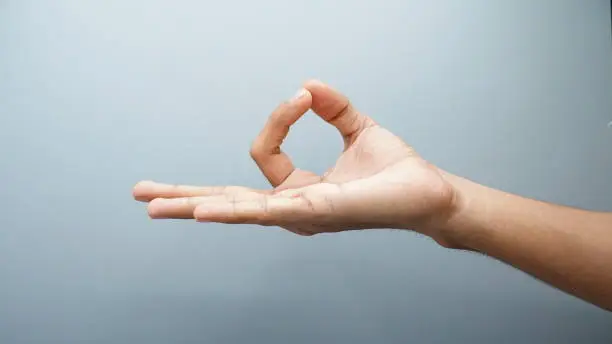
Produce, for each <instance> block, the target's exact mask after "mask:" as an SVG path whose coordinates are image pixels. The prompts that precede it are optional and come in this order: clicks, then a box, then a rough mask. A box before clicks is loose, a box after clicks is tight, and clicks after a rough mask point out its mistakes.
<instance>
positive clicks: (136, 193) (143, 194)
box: [132, 180, 156, 202]
mask: <svg viewBox="0 0 612 344" xmlns="http://www.w3.org/2000/svg"><path fill="white" fill-rule="evenodd" d="M155 184H156V183H155V182H153V181H151V180H142V181H139V182H138V183H136V185H134V187H133V188H132V196H133V197H134V199H135V200H137V201H141V202H146V201H149V200H150V199H149V198H148V197H147V191H148V190H150V189H151V187H153V186H154V185H155Z"/></svg>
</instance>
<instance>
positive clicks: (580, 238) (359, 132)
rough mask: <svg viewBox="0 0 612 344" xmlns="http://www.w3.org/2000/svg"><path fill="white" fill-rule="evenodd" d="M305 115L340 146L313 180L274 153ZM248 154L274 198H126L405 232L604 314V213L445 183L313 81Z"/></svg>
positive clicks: (184, 214)
mask: <svg viewBox="0 0 612 344" xmlns="http://www.w3.org/2000/svg"><path fill="white" fill-rule="evenodd" d="M309 109H311V110H312V111H313V112H314V113H316V114H317V115H318V116H319V117H321V118H322V119H323V120H325V121H326V122H328V123H329V124H331V125H333V126H335V127H336V128H337V129H338V131H339V133H340V134H341V135H342V137H343V140H344V150H343V153H342V154H341V155H340V157H339V158H338V160H337V162H336V164H335V166H333V167H332V168H330V169H329V170H328V171H327V172H326V173H325V174H324V175H322V176H319V175H316V174H314V173H312V172H309V171H304V170H300V169H297V168H295V167H294V166H293V164H292V162H291V160H290V159H289V157H288V156H287V155H286V154H285V153H284V152H283V151H282V150H281V145H282V142H283V140H284V139H285V137H286V136H287V134H288V133H289V128H290V127H291V126H292V125H293V124H294V123H295V122H296V121H297V120H298V119H299V118H300V117H301V116H302V115H304V114H305V113H306V112H307V111H308V110H309ZM250 153H251V156H252V158H253V159H254V160H255V162H256V164H257V166H258V167H259V168H260V170H261V171H262V173H263V174H264V176H265V177H266V178H267V179H268V181H269V182H270V184H271V185H272V188H271V189H268V190H257V189H251V188H248V187H243V186H187V185H169V184H161V183H155V182H152V181H142V182H139V183H138V184H137V185H136V186H135V187H134V190H133V194H134V198H135V199H137V200H139V201H142V202H147V203H148V213H149V216H150V217H151V218H154V219H161V218H166V219H168V218H171V219H195V220H197V221H199V222H217V223H228V224H241V223H244V224H257V225H262V226H278V227H282V228H285V229H287V230H289V231H291V232H293V233H296V234H298V235H303V236H311V235H315V234H320V233H332V232H340V231H347V230H359V229H361V230H363V229H374V228H395V229H405V230H413V231H417V232H419V233H421V234H424V235H427V236H429V237H431V238H432V239H434V240H435V241H436V242H437V243H439V244H440V245H441V246H443V247H446V248H451V249H462V250H470V251H475V252H481V253H483V254H486V255H487V256H490V257H493V258H497V259H499V260H501V261H503V262H506V263H507V264H510V265H512V266H514V267H516V268H518V269H521V270H523V271H525V272H526V273H528V274H530V275H532V276H534V277H536V278H538V279H540V280H542V281H544V282H546V283H548V284H550V285H552V286H554V287H556V288H559V289H561V290H563V291H565V292H567V293H569V294H572V295H575V296H577V297H579V298H581V299H583V300H585V301H588V302H591V303H593V304H595V305H597V306H599V307H601V308H603V309H607V310H612V213H603V212H592V211H586V210H581V209H574V208H568V207H564V206H560V205H554V204H550V203H546V202H541V201H537V200H532V199H527V198H523V197H520V196H517V195H512V194H509V193H506V192H503V191H500V190H494V189H491V188H488V187H486V186H483V185H479V184H477V183H474V182H472V181H469V180H467V179H464V178H461V177H458V176H455V175H453V174H451V173H448V172H446V171H443V170H441V169H439V168H437V167H436V166H434V165H432V164H430V163H428V162H427V161H426V160H425V159H423V158H422V157H421V156H419V155H418V153H417V152H416V151H415V150H414V149H413V148H412V147H410V146H409V145H408V144H406V143H405V142H404V141H403V140H402V139H400V138H398V137H397V136H395V135H393V134H392V133H391V132H390V131H388V130H386V129H384V128H382V127H381V126H379V125H378V124H377V123H376V122H375V121H374V120H373V119H371V118H370V117H368V116H366V115H364V114H362V113H360V112H358V111H357V110H356V109H355V108H354V107H353V106H352V105H351V103H350V102H349V100H348V98H347V97H346V96H344V95H343V94H341V93H340V92H338V91H337V90H334V89H333V88H331V87H330V86H328V85H326V84H324V83H322V82H320V81H317V80H311V81H308V82H306V83H305V84H304V85H303V88H302V89H301V90H300V91H299V92H298V93H297V94H296V96H295V97H294V98H293V99H290V100H288V101H286V102H283V103H282V104H280V105H279V106H278V107H277V108H276V109H275V110H274V112H272V114H271V115H270V117H269V119H268V122H267V123H266V124H265V126H264V128H263V129H262V131H261V133H260V134H259V136H258V137H257V139H256V140H255V141H254V143H253V146H252V148H251V152H250Z"/></svg>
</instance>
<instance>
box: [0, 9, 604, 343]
mask: <svg viewBox="0 0 612 344" xmlns="http://www.w3.org/2000/svg"><path fill="white" fill-rule="evenodd" d="M611 42H612V40H611V37H610V2H609V1H604V0H601V1H580V0H575V1H527V0H524V1H503V2H502V1H485V0H481V1H436V2H428V1H407V0H401V1H400V0H393V1H392V0H388V1H375V0H371V1H356V0H343V1H323V0H318V1H286V0H260V1H247V0H243V1H231V0H228V1H222V2H219V1H215V2H212V1H196V0H182V1H161V0H155V1H153V0H148V1H144V0H141V1H138V0H113V1H109V0H106V1H83V0H56V1H43V0H39V1H34V0H3V1H0V97H1V98H0V116H1V117H0V135H1V136H0V157H1V158H2V160H1V165H0V180H1V184H0V190H1V193H0V194H1V198H0V215H1V216H0V343H3V344H12V343H85V342H88V343H366V342H368V343H407V342H415V343H434V342H454V343H482V342H512V343H515V342H522V343H536V342H539V343H543V342H556V343H562V342H568V343H569V342H574V343H575V342H579V341H580V342H592V343H603V342H610V341H612V317H611V316H610V314H609V313H606V312H604V311H601V310H599V309H598V308H596V307H594V306H591V305H588V304H586V303H584V302H582V301H579V300H577V299H574V298H573V297H570V296H567V295H565V294H563V293H561V292H558V291H556V290H554V289H552V288H549V287H548V286H546V285H544V284H542V283H540V282H538V281H536V280H534V279H532V278H531V277H529V276H527V275H525V274H523V273H521V272H519V271H516V270H513V269H512V268H510V267H508V266H506V265H504V264H502V263H499V262H497V261H494V260H490V259H487V258H484V257H482V256H479V255H476V254H471V253H463V252H453V251H447V250H445V249H443V248H440V247H438V246H436V245H435V244H434V243H433V242H432V241H430V240H428V239H426V238H422V237H418V236H416V235H414V234H412V233H408V232H394V231H371V232H356V233H355V232H354V233H346V234H337V235H325V236H319V237H314V238H302V237H298V236H294V235H291V234H289V233H286V232H283V231H281V230H279V229H275V228H265V229H264V228H258V227H253V226H221V225H203V224H195V223H191V222H180V221H159V222H158V221H155V222H154V221H151V220H149V219H148V218H147V216H146V213H145V210H144V207H143V205H142V204H139V203H136V202H134V201H132V199H131V187H132V185H133V184H134V183H135V182H136V181H138V180H140V179H153V180H158V181H166V182H172V183H193V184H214V185H217V184H244V185H249V186H254V187H263V186H265V185H266V183H265V181H264V179H263V177H261V176H260V175H259V173H258V171H257V170H256V168H255V165H254V164H253V163H252V162H251V160H250V158H249V156H248V148H249V144H250V142H251V140H252V139H253V138H254V137H255V135H256V134H257V132H258V131H259V128H260V127H261V125H262V124H263V122H264V120H265V119H266V117H267V115H268V113H269V112H270V111H271V110H272V109H273V108H274V107H275V106H276V104H277V103H278V102H280V101H282V100H283V99H284V98H286V97H289V96H291V95H292V94H293V93H294V92H295V90H296V89H297V88H298V87H299V85H300V84H301V82H302V81H303V80H305V79H307V78H311V77H317V78H321V79H322V80H324V81H326V82H328V83H330V84H332V85H333V86H335V87H337V88H339V89H340V90H342V91H343V92H345V93H346V94H348V95H349V96H351V98H352V99H353V101H354V103H355V104H356V105H357V106H358V107H359V108H360V109H361V110H362V111H364V112H366V113H368V114H370V115H371V116H373V117H374V118H375V119H376V120H377V121H379V122H380V123H381V124H383V125H385V126H387V127H389V128H390V129H391V130H393V131H394V132H395V133H397V134H398V135H400V136H402V137H403V138H405V139H406V140H407V141H408V142H410V143H411V144H413V145H414V146H415V147H416V148H417V149H418V150H419V151H420V152H421V153H422V154H423V155H424V156H425V157H427V158H428V159H430V160H431V161H432V162H434V163H436V164H438V165H440V166H442V167H443V168H445V169H448V170H450V171H452V172H454V173H457V174H460V175H463V176H466V177H469V178H471V179H474V180H476V181H479V182H482V183H485V184H488V185H490V186H494V187H497V188H502V189H504V190H507V191H511V192H515V193H519V194H522V195H525V196H529V197H535V198H539V199H544V200H548V201H554V202H558V203H563V204H567V205H572V206H579V207H585V208H590V209H598V210H612V208H611V204H612V183H611V182H610V176H611V175H612V152H611V149H612V128H609V127H608V123H609V122H610V121H612V110H611V109H612V49H611V46H612V44H611ZM286 149H287V151H288V152H289V153H290V154H291V155H292V156H293V157H294V159H295V162H296V164H297V165H300V166H302V167H305V168H311V169H314V170H315V171H319V172H320V171H323V170H325V169H326V167H327V166H328V165H330V164H331V163H333V161H334V159H335V157H336V156H337V154H338V152H339V151H340V150H341V140H340V138H339V137H338V136H337V135H336V132H335V130H334V129H333V128H330V127H327V126H325V125H324V123H322V122H321V121H320V120H319V119H318V118H316V116H314V115H308V116H306V117H305V118H303V119H302V120H301V121H300V122H299V125H298V126H297V127H295V129H294V130H293V131H292V134H291V137H290V138H289V139H288V141H287V144H286Z"/></svg>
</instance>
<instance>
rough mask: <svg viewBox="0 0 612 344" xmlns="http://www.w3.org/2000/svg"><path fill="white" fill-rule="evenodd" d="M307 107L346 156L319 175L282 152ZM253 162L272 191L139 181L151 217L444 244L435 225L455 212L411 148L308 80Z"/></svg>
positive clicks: (137, 193) (440, 180)
mask: <svg viewBox="0 0 612 344" xmlns="http://www.w3.org/2000/svg"><path fill="white" fill-rule="evenodd" d="M309 109H312V110H313V111H314V112H315V113H316V114H318V115H319V116H320V117H321V118H322V119H323V120H325V121H327V122H328V123H330V124H332V125H334V126H335V127H336V128H337V129H338V131H339V132H340V134H341V135H342V137H343V138H344V151H343V153H342V154H341V155H340V157H339V158H338V161H337V162H336V165H335V166H334V167H332V168H331V169H330V170H328V171H327V172H326V173H325V174H324V175H323V176H318V175H316V174H314V173H312V172H308V171H303V170H299V169H296V168H295V167H294V166H293V164H292V162H291V160H290V159H289V157H288V156H287V155H286V154H285V153H284V152H283V151H282V150H281V149H280V146H281V144H282V142H283V140H284V139H285V137H286V136H287V134H288V132H289V128H290V127H291V126H292V125H293V124H294V123H295V122H296V121H297V120H298V119H299V118H300V117H301V116H302V115H303V114H304V113H306V112H307V111H308V110H309ZM251 156H252V157H253V159H254V160H255V162H256V164H257V165H258V167H259V168H260V169H261V171H262V172H263V174H264V175H265V176H266V178H267V179H268V180H269V182H270V183H271V184H272V186H273V189H270V190H255V189H250V188H246V187H240V186H225V187H218V186H212V187H198V186H180V185H179V186H176V185H167V184H157V183H153V182H148V181H144V182H140V183H138V184H137V185H136V186H135V188H134V197H135V198H136V199H137V200H140V201H145V202H150V203H149V205H148V212H149V215H150V216H151V217H152V218H177V219H192V218H195V219H197V220H198V221H200V222H219V223H250V224H258V225H264V226H280V227H283V228H285V229H287V230H289V231H292V232H294V233H297V234H300V235H313V234H317V233H323V232H338V231H344V230H352V229H369V228H398V229H414V230H417V231H420V232H421V233H423V234H426V235H429V236H431V237H433V238H434V239H436V240H437V241H438V242H439V243H440V244H442V245H444V246H448V243H446V242H445V241H444V239H443V238H442V236H441V235H440V234H439V233H436V231H435V228H436V226H437V224H438V223H439V222H441V221H444V220H445V219H446V218H448V217H449V216H450V215H451V213H452V212H453V211H454V190H453V187H452V185H451V184H450V183H449V182H448V181H447V180H446V179H445V178H444V176H443V174H442V173H441V172H440V171H439V170H438V169H437V168H436V167H435V166H432V165H431V164H429V163H428V162H426V161H425V160H424V159H422V158H421V157H420V156H419V155H418V154H417V153H416V152H415V151H414V149H413V148H411V147H410V146H408V145H407V144H406V143H404V142H403V141H402V140H401V139H400V138H398V137H396V136H395V135H393V134H392V133H390V132H389V131H387V130H385V129H383V128H382V127H380V126H379V125H377V124H376V123H375V122H374V121H373V120H372V119H371V118H369V117H367V116H365V115H363V114H360V113H359V112H358V111H357V110H356V109H355V108H353V106H352V105H351V104H350V102H349V100H348V99H347V98H346V97H345V96H344V95H342V94H340V93H339V92H337V91H336V90H334V89H332V88H331V87H329V86H327V85H325V84H323V83H321V82H319V81H309V82H306V83H305V84H304V88H303V89H302V90H300V91H299V92H298V94H297V95H296V97H294V98H293V99H291V100H289V101H287V102H284V103H282V104H281V105H280V106H279V107H278V108H277V109H276V110H274V112H273V113H272V115H271V116H270V118H269V120H268V122H267V123H266V125H265V126H264V128H263V130H262V131H261V133H260V134H259V136H258V138H257V139H256V140H255V142H254V144H253V146H252V148H251Z"/></svg>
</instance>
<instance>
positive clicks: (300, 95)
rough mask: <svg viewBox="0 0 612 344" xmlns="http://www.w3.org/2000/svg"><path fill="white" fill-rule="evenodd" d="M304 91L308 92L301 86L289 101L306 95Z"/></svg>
mask: <svg viewBox="0 0 612 344" xmlns="http://www.w3.org/2000/svg"><path fill="white" fill-rule="evenodd" d="M306 93H308V91H306V89H304V88H301V89H300V90H298V91H297V92H296V94H295V95H294V96H293V98H291V101H295V100H298V99H300V98H302V97H304V96H305V95H306Z"/></svg>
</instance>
